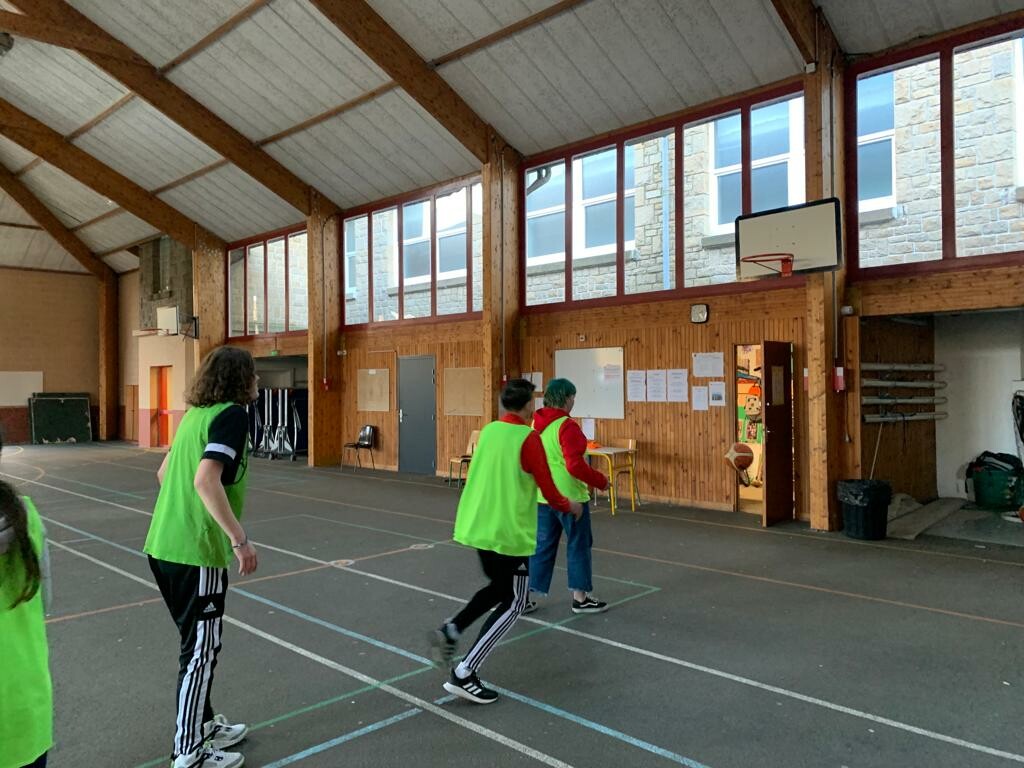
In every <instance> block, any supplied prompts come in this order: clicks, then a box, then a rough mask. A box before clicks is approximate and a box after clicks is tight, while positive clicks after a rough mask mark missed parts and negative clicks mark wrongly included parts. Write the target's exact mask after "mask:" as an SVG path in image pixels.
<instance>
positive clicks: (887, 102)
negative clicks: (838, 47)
mask: <svg viewBox="0 0 1024 768" xmlns="http://www.w3.org/2000/svg"><path fill="white" fill-rule="evenodd" d="M895 115H896V110H895V103H894V95H893V73H892V72H884V73H882V74H880V75H873V76H871V77H864V78H861V79H860V80H858V81H857V200H858V207H859V209H860V210H861V211H874V210H879V209H883V208H892V207H893V206H894V205H895V204H896V198H895V192H894V189H893V179H894V177H895V165H896V163H895V157H896V153H895V147H896V132H895V125H896V119H895Z"/></svg>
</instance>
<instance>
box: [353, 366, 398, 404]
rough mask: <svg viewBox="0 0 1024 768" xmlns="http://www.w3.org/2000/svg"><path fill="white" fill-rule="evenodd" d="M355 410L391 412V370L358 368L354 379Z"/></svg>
mask: <svg viewBox="0 0 1024 768" xmlns="http://www.w3.org/2000/svg"><path fill="white" fill-rule="evenodd" d="M356 410H359V411H390V410H391V370H390V369H389V368H360V369H359V373H358V374H357V377H356Z"/></svg>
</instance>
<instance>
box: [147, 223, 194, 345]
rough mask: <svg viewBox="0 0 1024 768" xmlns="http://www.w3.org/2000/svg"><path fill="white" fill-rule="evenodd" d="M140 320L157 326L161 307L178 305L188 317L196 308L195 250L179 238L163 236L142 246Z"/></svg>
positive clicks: (184, 315)
mask: <svg viewBox="0 0 1024 768" xmlns="http://www.w3.org/2000/svg"><path fill="white" fill-rule="evenodd" d="M138 254H139V323H140V325H141V327H142V328H155V327H156V310H157V307H173V306H177V307H178V317H179V318H180V319H181V320H184V318H186V317H190V316H191V315H193V314H195V313H194V312H193V311H192V251H190V250H189V249H188V248H186V247H185V246H184V245H182V244H181V243H179V242H177V241H176V240H172V239H171V238H169V237H161V238H158V239H156V240H152V241H150V242H148V243H143V244H142V245H140V246H138Z"/></svg>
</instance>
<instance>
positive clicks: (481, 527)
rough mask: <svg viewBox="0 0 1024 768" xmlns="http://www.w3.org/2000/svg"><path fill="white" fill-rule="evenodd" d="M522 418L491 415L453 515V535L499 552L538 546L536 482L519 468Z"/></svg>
mask: <svg viewBox="0 0 1024 768" xmlns="http://www.w3.org/2000/svg"><path fill="white" fill-rule="evenodd" d="M532 431H533V430H532V429H531V428H530V427H528V426H526V425H525V424H507V423H505V422H503V421H492V422H491V423H490V424H488V425H487V426H486V427H484V428H483V430H481V432H480V441H479V442H478V443H477V446H476V450H475V451H473V461H472V463H471V464H470V466H469V478H468V479H467V480H466V488H465V490H463V492H462V498H461V499H460V500H459V510H458V512H457V513H456V516H455V536H454V538H455V540H456V541H457V542H459V543H460V544H465V545H466V546H469V547H474V548H476V549H487V550H490V551H492V552H497V553H498V554H501V555H510V556H523V557H526V556H529V555H532V554H533V553H534V550H536V549H537V485H536V483H535V482H534V480H533V476H532V475H530V474H529V473H527V472H524V471H523V466H522V459H521V458H520V457H521V455H522V450H523V443H525V442H526V438H527V437H529V436H530V432H532Z"/></svg>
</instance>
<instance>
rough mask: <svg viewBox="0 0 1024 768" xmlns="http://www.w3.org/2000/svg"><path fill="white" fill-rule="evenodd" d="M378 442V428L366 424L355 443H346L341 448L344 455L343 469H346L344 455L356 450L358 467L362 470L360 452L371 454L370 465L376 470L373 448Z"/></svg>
mask: <svg viewBox="0 0 1024 768" xmlns="http://www.w3.org/2000/svg"><path fill="white" fill-rule="evenodd" d="M376 442H377V428H376V427H375V426H373V425H372V424H364V425H363V428H362V429H360V430H359V437H357V438H356V440H355V442H354V443H345V444H344V445H343V446H342V447H341V453H342V464H341V467H342V469H344V468H345V463H344V454H345V451H347V450H354V451H355V452H356V465H357V466H359V467H360V468H362V466H363V462H362V460H361V459H360V458H359V453H360V451H369V452H370V465H371V466H372V467H373V468H374V469H376V468H377V462H376V461H374V459H373V446H374V443H376Z"/></svg>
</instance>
